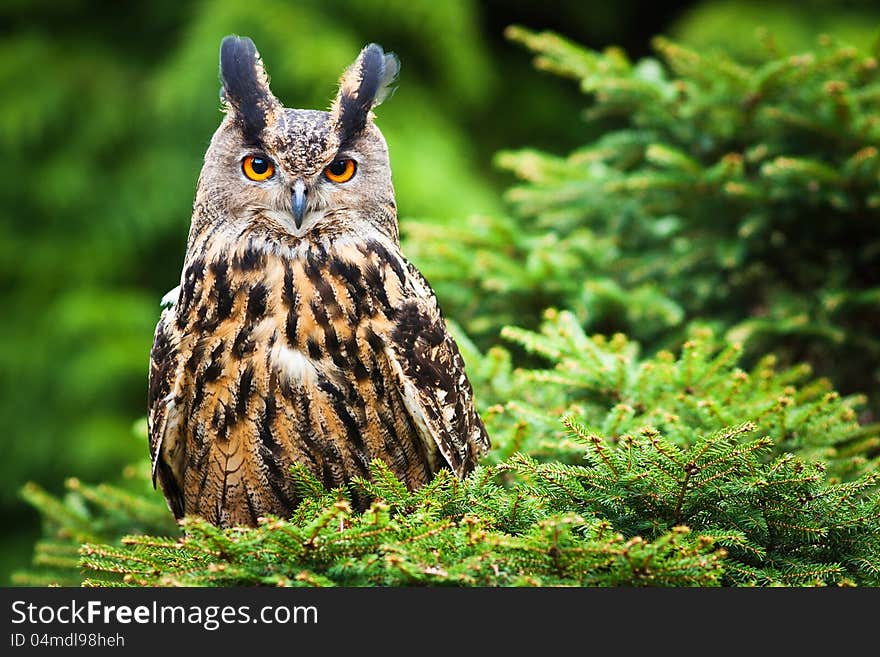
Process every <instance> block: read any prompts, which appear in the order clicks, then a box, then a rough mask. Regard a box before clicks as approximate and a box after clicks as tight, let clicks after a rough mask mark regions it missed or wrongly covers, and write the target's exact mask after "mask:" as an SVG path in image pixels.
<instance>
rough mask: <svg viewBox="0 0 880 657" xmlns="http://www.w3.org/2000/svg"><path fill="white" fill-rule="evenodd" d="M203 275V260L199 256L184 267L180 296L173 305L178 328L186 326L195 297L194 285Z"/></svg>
mask: <svg viewBox="0 0 880 657" xmlns="http://www.w3.org/2000/svg"><path fill="white" fill-rule="evenodd" d="M204 277H205V260H204V259H203V258H200V257H199V258H196V259H195V260H193V261H192V263H190V265H189V267H187V268H186V271H185V272H184V274H183V289H182V290H181V294H180V298H179V299H178V302H177V304H176V306H175V312H176V313H177V327H178V328H183V327H184V326H186V320H187V316H188V314H189V309H190V306H191V305H192V302H193V299H194V298H195V293H196V285H197V283H200V282H201V281H202V280H203V279H204Z"/></svg>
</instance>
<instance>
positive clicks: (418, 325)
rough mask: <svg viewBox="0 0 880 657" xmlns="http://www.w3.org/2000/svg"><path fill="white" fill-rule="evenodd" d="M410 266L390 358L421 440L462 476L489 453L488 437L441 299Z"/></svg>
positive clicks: (391, 332)
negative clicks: (485, 452)
mask: <svg viewBox="0 0 880 657" xmlns="http://www.w3.org/2000/svg"><path fill="white" fill-rule="evenodd" d="M407 265H408V266H407V269H408V272H407V274H408V275H407V277H406V278H407V283H408V285H406V286H405V288H406V292H405V296H404V298H403V300H402V303H401V304H400V306H399V307H398V309H397V312H395V313H394V315H393V319H392V321H391V324H390V327H389V332H388V335H387V336H386V340H387V342H386V354H387V355H388V358H389V361H390V363H391V367H392V371H393V372H394V373H395V376H396V378H397V384H398V385H399V387H400V390H401V392H402V397H403V399H404V404H405V406H406V409H407V411H408V412H409V415H410V418H411V419H412V420H413V423H414V425H415V426H416V428H417V429H418V431H419V432H420V434H421V436H422V439H423V440H425V441H426V442H429V443H430V442H434V443H436V445H437V447H438V448H439V450H440V453H441V454H442V455H443V458H444V459H445V460H446V462H447V463H448V464H449V466H450V467H451V468H452V470H453V472H455V473H456V474H457V475H458V476H463V475H465V474H467V473H469V472H471V471H472V470H473V469H474V467H475V466H476V463H477V458H478V457H479V455H480V454H481V453H482V452H484V451H486V450H487V449H489V436H488V435H487V433H486V428H485V427H484V426H483V421H482V420H481V419H480V416H479V414H478V413H477V411H476V409H475V408H474V403H473V389H472V388H471V384H470V381H468V378H467V375H466V374H465V369H464V359H463V358H462V357H461V353H460V352H459V350H458V345H456V343H455V340H454V339H453V338H452V336H451V335H450V334H449V331H448V330H447V328H446V323H445V322H444V321H443V317H442V315H441V313H440V309H439V306H438V304H437V298H436V296H435V295H434V292H433V290H432V289H431V287H430V285H429V284H428V282H427V281H426V280H425V279H424V278H423V277H422V275H421V274H420V273H419V272H418V270H416V269H415V267H413V266H412V265H411V264H409V263H407Z"/></svg>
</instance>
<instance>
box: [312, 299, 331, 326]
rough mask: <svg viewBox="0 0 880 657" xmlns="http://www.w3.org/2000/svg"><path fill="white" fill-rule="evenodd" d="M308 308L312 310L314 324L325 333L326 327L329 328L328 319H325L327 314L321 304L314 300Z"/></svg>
mask: <svg viewBox="0 0 880 657" xmlns="http://www.w3.org/2000/svg"><path fill="white" fill-rule="evenodd" d="M309 308H311V309H312V314H313V315H314V316H315V323H317V324H318V326H320V327H321V328H323V329H324V330H325V331H326V330H327V327H328V326H330V318H329V317H327V312H326V311H325V310H324V308H323V307H322V306H321V304H320V303H318V302H317V301H316V300H314V299H312V301H311V303H309Z"/></svg>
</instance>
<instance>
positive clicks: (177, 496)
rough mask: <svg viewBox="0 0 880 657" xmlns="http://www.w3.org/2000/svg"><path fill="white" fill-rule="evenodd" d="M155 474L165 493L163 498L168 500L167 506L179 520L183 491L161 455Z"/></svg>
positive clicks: (182, 508) (182, 513)
mask: <svg viewBox="0 0 880 657" xmlns="http://www.w3.org/2000/svg"><path fill="white" fill-rule="evenodd" d="M156 474H157V476H158V478H159V482H160V483H161V484H162V492H163V493H164V494H165V499H167V500H168V506H169V507H171V513H173V514H174V517H175V518H176V519H178V520H180V519H181V518H182V517H183V516H184V500H183V491H182V490H181V489H180V482H178V481H177V478H176V477H175V476H174V473H173V472H172V471H171V468H170V467H169V466H168V464H167V463H165V459H163V458H162V457H161V456H160V457H159V463H158V464H157V466H156Z"/></svg>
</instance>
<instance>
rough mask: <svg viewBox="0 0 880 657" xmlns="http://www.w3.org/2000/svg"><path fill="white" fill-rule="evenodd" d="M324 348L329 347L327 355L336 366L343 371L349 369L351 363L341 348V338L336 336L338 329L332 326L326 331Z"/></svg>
mask: <svg viewBox="0 0 880 657" xmlns="http://www.w3.org/2000/svg"><path fill="white" fill-rule="evenodd" d="M324 346H325V347H327V354H329V356H330V358H332V359H333V364H334V365H336V366H337V367H338V368H340V369H341V370H343V371H344V370H347V369H348V368H349V366H350V365H351V363H350V361H349V359H347V358H346V357H345V356H344V355H343V353H342V350H341V349H340V348H339V336H337V335H336V329H334V328H333V325H332V324H331V325H328V326H327V327H326V328H325V329H324Z"/></svg>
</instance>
